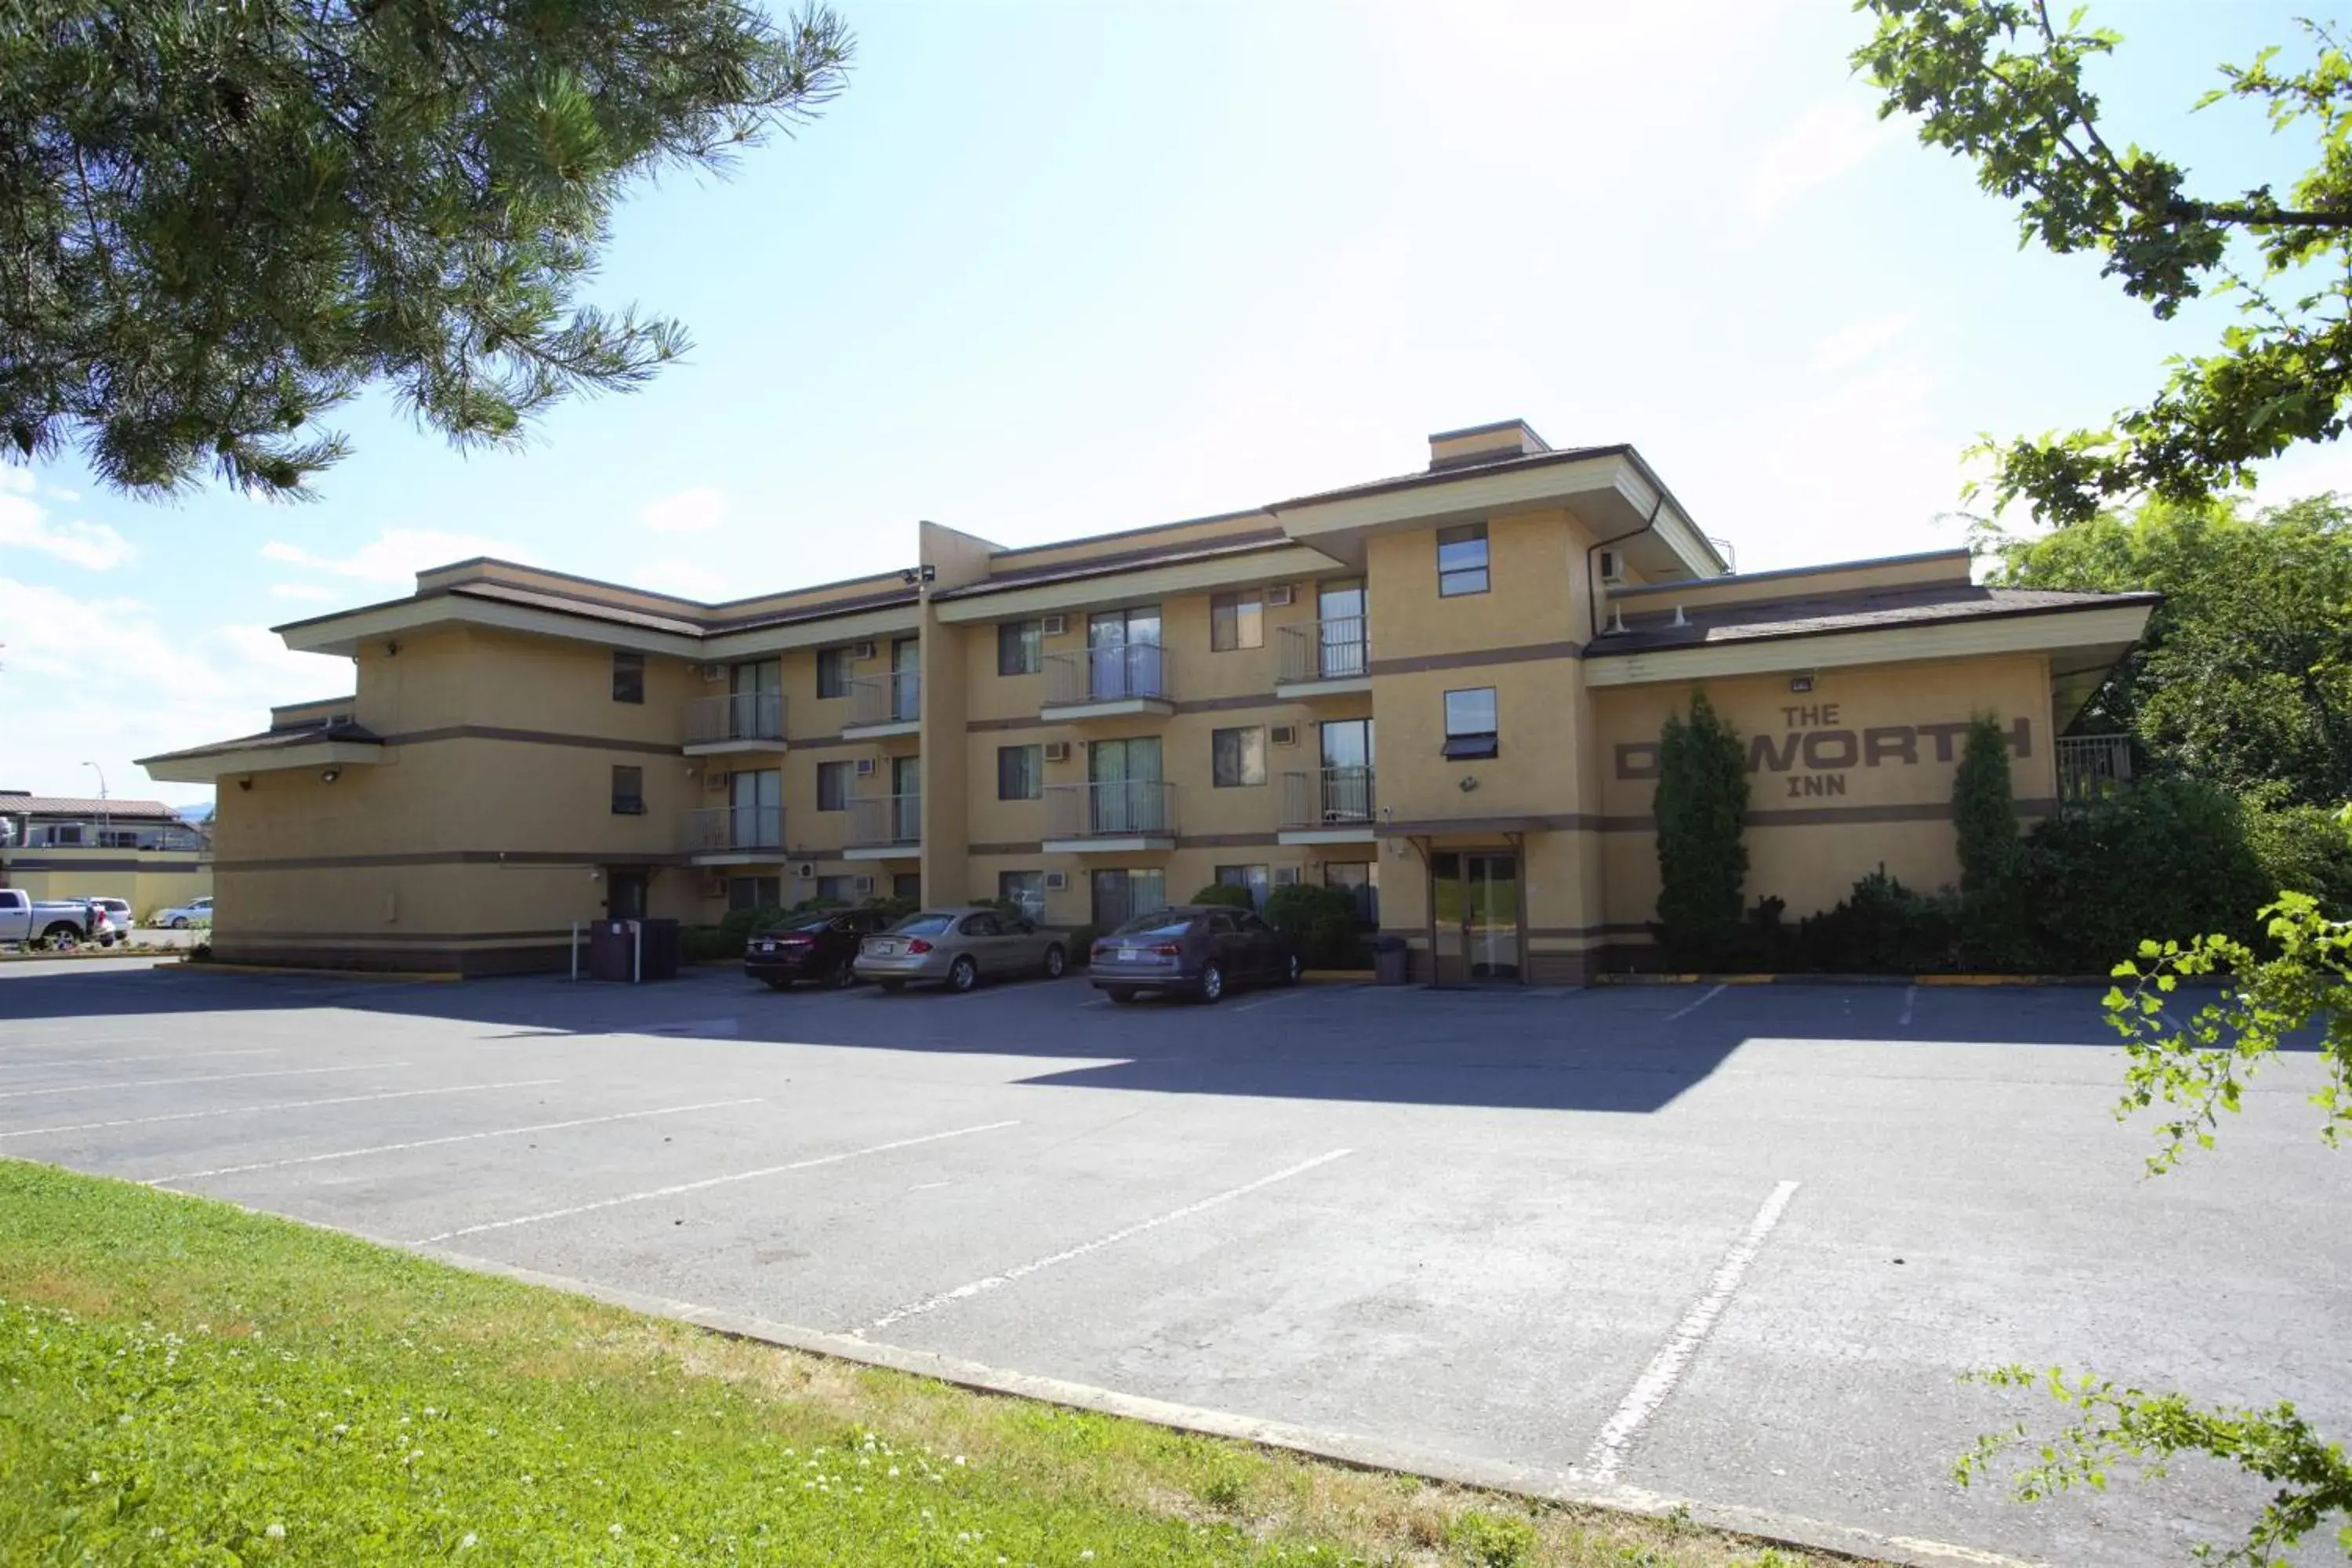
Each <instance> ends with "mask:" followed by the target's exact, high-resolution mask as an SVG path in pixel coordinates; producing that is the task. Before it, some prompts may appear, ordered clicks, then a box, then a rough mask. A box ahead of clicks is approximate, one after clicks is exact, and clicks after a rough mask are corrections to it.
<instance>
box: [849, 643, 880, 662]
mask: <svg viewBox="0 0 2352 1568" xmlns="http://www.w3.org/2000/svg"><path fill="white" fill-rule="evenodd" d="M849 657H850V658H873V657H874V645H873V644H872V643H870V642H854V643H851V644H850V645H849Z"/></svg>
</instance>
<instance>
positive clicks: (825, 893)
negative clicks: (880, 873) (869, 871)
mask: <svg viewBox="0 0 2352 1568" xmlns="http://www.w3.org/2000/svg"><path fill="white" fill-rule="evenodd" d="M816 896H817V897H818V898H820V899H823V900H826V901H827V902H828V903H835V904H846V903H852V902H855V901H856V898H857V879H856V878H855V877H819V878H818V879H816Z"/></svg>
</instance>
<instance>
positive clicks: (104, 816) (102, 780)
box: [82, 763, 114, 848]
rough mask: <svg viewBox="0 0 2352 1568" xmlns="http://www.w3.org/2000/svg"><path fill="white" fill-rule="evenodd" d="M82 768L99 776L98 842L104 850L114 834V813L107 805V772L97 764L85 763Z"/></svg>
mask: <svg viewBox="0 0 2352 1568" xmlns="http://www.w3.org/2000/svg"><path fill="white" fill-rule="evenodd" d="M82 766H83V767H86V768H88V769H89V771H90V772H92V773H96V774H97V775H98V842H99V845H100V847H101V848H102V847H105V845H106V841H107V839H108V838H110V837H112V835H113V832H114V813H113V812H112V811H111V810H110V808H109V807H108V806H107V804H106V770H105V769H104V768H101V767H100V766H99V765H98V764H97V763H82Z"/></svg>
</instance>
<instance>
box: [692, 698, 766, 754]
mask: <svg viewBox="0 0 2352 1568" xmlns="http://www.w3.org/2000/svg"><path fill="white" fill-rule="evenodd" d="M783 738H784V694H783V693H782V692H781V691H738V692H734V693H732V694H730V695H721V696H718V697H698V698H696V699H695V700H693V701H691V702H689V703H688V704H687V708H686V743H687V744H688V745H689V746H712V745H717V744H719V743H720V742H726V741H781V740H782V739H783Z"/></svg>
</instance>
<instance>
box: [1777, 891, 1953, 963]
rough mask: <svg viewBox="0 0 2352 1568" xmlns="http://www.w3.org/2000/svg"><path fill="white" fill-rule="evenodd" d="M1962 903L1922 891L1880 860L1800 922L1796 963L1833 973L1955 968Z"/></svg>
mask: <svg viewBox="0 0 2352 1568" xmlns="http://www.w3.org/2000/svg"><path fill="white" fill-rule="evenodd" d="M1960 927H1961V905H1960V900H1959V899H1958V896H1957V895H1955V894H1953V893H1951V892H1949V891H1943V892H1935V893H1921V892H1917V891H1915V890H1914V889H1910V888H1906V887H1905V886H1904V885H1903V884H1902V883H1901V882H1900V881H1898V880H1897V879H1895V878H1893V877H1890V876H1888V875H1887V874H1886V868H1885V867H1884V866H1881V867H1880V868H1878V869H1877V870H1875V871H1873V872H1871V873H1870V874H1869V875H1868V876H1866V877H1864V878H1863V879H1861V880H1860V881H1858V882H1856V883H1855V884H1854V885H1853V891H1852V892H1851V893H1848V894H1847V895H1846V896H1845V897H1844V898H1843V899H1842V900H1839V902H1838V904H1837V906H1836V907H1835V908H1833V909H1830V910H1823V911H1822V913H1820V914H1817V915H1812V916H1810V917H1808V918H1807V919H1806V920H1804V921H1801V922H1799V925H1798V929H1797V936H1796V952H1797V964H1796V967H1799V968H1804V969H1812V970H1819V971H1822V972H1823V973H1832V974H1918V973H1932V972H1935V971H1937V970H1951V969H1954V968H1957V967H1958V963H1959V957H1960Z"/></svg>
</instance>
